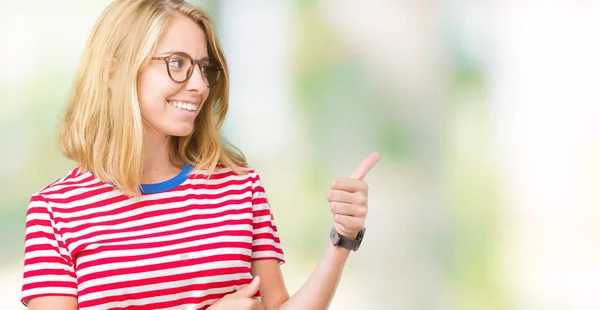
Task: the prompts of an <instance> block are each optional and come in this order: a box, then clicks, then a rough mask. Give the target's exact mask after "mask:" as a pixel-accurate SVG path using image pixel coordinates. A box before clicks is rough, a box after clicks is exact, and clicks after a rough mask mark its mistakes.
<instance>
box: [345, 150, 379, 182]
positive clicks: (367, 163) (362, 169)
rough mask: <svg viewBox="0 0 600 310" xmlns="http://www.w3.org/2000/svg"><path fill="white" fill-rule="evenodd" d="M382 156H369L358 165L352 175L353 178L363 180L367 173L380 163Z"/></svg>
mask: <svg viewBox="0 0 600 310" xmlns="http://www.w3.org/2000/svg"><path fill="white" fill-rule="evenodd" d="M380 158H381V155H379V153H377V152H375V153H371V154H369V156H367V157H365V159H363V161H362V162H361V163H360V165H358V167H357V168H356V170H354V173H352V176H351V178H353V179H359V180H362V179H364V178H365V176H366V175H367V173H369V171H370V170H371V169H372V168H373V167H374V166H375V164H376V163H377V162H378V161H379V159H380Z"/></svg>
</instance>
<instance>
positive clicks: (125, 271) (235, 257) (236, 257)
mask: <svg viewBox="0 0 600 310" xmlns="http://www.w3.org/2000/svg"><path fill="white" fill-rule="evenodd" d="M224 261H242V262H247V263H249V262H250V261H251V258H250V256H246V255H241V254H220V255H211V256H203V257H198V258H194V259H187V260H181V261H176V262H167V263H158V264H152V265H145V266H136V267H127V268H118V269H112V270H104V271H98V272H94V273H88V274H85V275H83V276H81V277H79V278H78V281H79V283H80V284H82V283H85V282H86V281H90V280H95V279H101V278H105V277H112V276H119V275H129V274H136V273H142V272H149V271H153V270H164V269H171V268H180V267H189V266H194V265H198V264H205V263H214V262H224Z"/></svg>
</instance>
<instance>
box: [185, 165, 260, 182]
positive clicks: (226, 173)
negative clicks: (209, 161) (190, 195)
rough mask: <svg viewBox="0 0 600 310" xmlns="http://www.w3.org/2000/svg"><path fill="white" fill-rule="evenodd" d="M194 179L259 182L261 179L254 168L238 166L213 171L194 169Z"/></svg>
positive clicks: (191, 176)
mask: <svg viewBox="0 0 600 310" xmlns="http://www.w3.org/2000/svg"><path fill="white" fill-rule="evenodd" d="M190 178H192V179H206V180H253V181H255V180H257V179H259V176H258V174H257V173H256V170H254V169H253V168H252V167H242V166H238V167H236V169H235V170H234V169H232V168H230V167H224V166H217V167H216V168H215V169H214V170H213V171H209V170H206V169H200V168H197V167H196V168H194V169H193V170H192V172H191V173H190Z"/></svg>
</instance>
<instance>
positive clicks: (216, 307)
mask: <svg viewBox="0 0 600 310" xmlns="http://www.w3.org/2000/svg"><path fill="white" fill-rule="evenodd" d="M259 286H260V278H259V277H258V276H256V277H254V280H252V282H250V284H248V285H246V286H244V287H242V288H241V289H240V290H239V291H237V292H235V293H231V294H228V295H225V296H224V297H223V298H221V299H219V301H217V302H216V303H214V304H213V305H212V306H210V307H208V310H233V309H235V310H238V309H239V310H265V306H263V304H262V303H261V302H260V301H258V300H256V299H254V298H252V297H253V296H254V295H255V294H256V292H258V287H259Z"/></svg>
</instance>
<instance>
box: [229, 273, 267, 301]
mask: <svg viewBox="0 0 600 310" xmlns="http://www.w3.org/2000/svg"><path fill="white" fill-rule="evenodd" d="M259 286H260V277H259V276H256V277H254V279H253V280H252V282H250V284H248V285H246V286H244V287H242V288H241V289H240V290H238V291H237V292H235V293H233V294H231V295H234V296H236V297H248V298H250V297H252V296H254V295H256V292H258V287H259Z"/></svg>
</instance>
